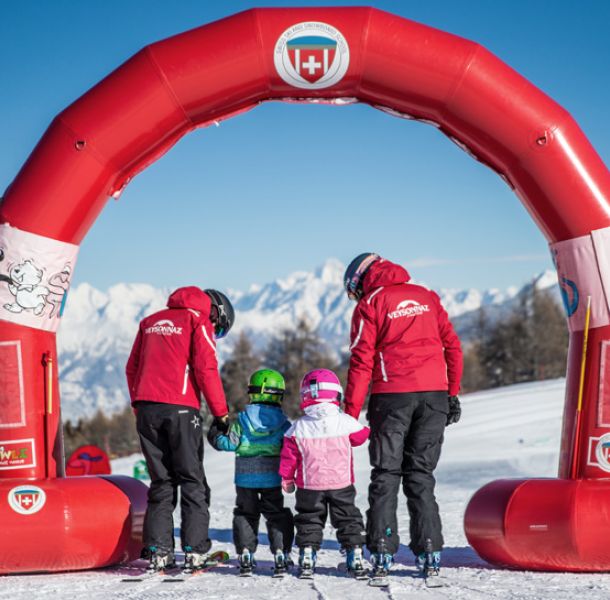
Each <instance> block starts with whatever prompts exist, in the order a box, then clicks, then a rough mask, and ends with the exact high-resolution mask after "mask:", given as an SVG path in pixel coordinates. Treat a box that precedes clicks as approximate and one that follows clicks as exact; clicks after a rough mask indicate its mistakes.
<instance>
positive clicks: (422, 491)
mask: <svg viewBox="0 0 610 600" xmlns="http://www.w3.org/2000/svg"><path fill="white" fill-rule="evenodd" d="M409 279H410V276H409V274H408V273H407V271H406V270H405V269H403V267H401V266H399V265H396V264H394V263H392V262H390V261H388V260H385V259H383V258H381V257H379V256H378V255H377V254H374V253H365V254H361V255H359V256H357V257H356V258H355V259H354V260H353V261H352V262H351V263H350V265H349V266H348V267H347V270H346V272H345V276H344V285H345V289H346V291H347V294H348V296H349V297H350V298H351V299H354V300H356V301H357V302H358V304H357V305H356V308H355V310H354V314H353V317H352V326H351V346H350V350H351V357H350V363H349V372H348V383H347V390H346V402H345V405H346V406H345V411H346V412H347V413H348V414H350V415H352V416H353V417H355V418H358V415H359V414H360V409H361V408H362V405H363V404H364V401H365V398H366V395H367V393H368V390H369V384H370V383H371V380H372V390H371V397H370V401H369V408H368V419H369V424H370V427H371V442H370V445H369V454H370V461H371V466H372V468H373V469H372V472H371V484H370V487H369V510H368V512H367V546H368V548H369V550H370V552H371V561H372V563H373V574H374V575H376V576H378V577H385V575H386V574H387V571H388V570H389V568H390V567H391V565H392V562H393V555H394V554H395V553H396V551H397V550H398V545H399V536H398V525H397V520H396V508H397V496H398V491H399V487H400V484H401V481H402V486H403V490H404V493H405V495H406V496H407V506H408V509H409V515H410V534H411V541H410V544H409V547H410V548H411V550H412V551H413V553H414V554H415V556H416V564H417V566H418V568H420V569H421V571H422V574H424V575H427V574H431V573H436V574H437V573H438V569H439V567H440V551H441V549H442V546H443V536H442V533H441V520H440V516H439V510H438V505H437V503H436V499H435V496H434V486H435V480H434V475H433V472H434V469H435V468H436V465H437V463H438V460H439V458H440V453H441V446H442V443H443V432H444V429H445V426H446V425H449V424H451V423H456V422H457V421H458V420H459V418H460V414H461V409H460V403H459V400H458V397H457V394H458V392H459V389H460V379H461V376H462V350H461V347H460V341H459V339H458V336H457V335H456V333H455V331H454V330H453V326H452V325H451V323H450V321H449V318H448V316H447V312H446V311H445V309H444V308H443V306H442V304H441V301H440V299H439V297H438V296H437V295H436V294H435V293H434V292H432V291H430V290H428V289H427V288H425V287H423V286H420V285H414V284H410V283H408V282H409Z"/></svg>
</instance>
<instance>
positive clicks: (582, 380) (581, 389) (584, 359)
mask: <svg viewBox="0 0 610 600" xmlns="http://www.w3.org/2000/svg"><path fill="white" fill-rule="evenodd" d="M590 320H591V296H587V314H586V316H585V332H584V336H583V339H582V357H581V359H580V382H579V385H578V408H577V410H578V412H580V411H581V410H582V396H583V392H584V389H585V364H586V362H587V341H588V340H589V322H590Z"/></svg>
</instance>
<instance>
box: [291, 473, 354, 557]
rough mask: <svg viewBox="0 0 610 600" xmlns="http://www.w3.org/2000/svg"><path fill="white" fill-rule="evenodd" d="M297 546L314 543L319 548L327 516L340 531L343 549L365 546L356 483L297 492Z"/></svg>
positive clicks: (338, 535)
mask: <svg viewBox="0 0 610 600" xmlns="http://www.w3.org/2000/svg"><path fill="white" fill-rule="evenodd" d="M296 500H297V501H296V506H295V509H296V512H297V514H296V516H295V518H294V522H295V525H296V527H297V540H296V541H297V546H298V547H299V548H304V547H305V546H312V547H313V549H314V550H319V548H320V546H321V545H322V538H323V532H324V525H325V524H326V517H327V516H328V513H330V522H331V524H332V526H333V527H334V528H335V529H336V530H337V540H338V541H339V543H340V544H341V546H342V547H343V548H353V547H354V546H362V545H363V544H364V542H365V530H364V521H363V520H362V514H361V512H360V510H359V509H358V507H357V506H356V504H355V500H356V489H355V488H354V486H353V485H350V486H348V487H346V488H343V489H340V490H327V491H318V490H305V489H300V488H299V489H298V490H297V493H296Z"/></svg>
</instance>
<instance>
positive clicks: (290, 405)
mask: <svg viewBox="0 0 610 600" xmlns="http://www.w3.org/2000/svg"><path fill="white" fill-rule="evenodd" d="M265 362H266V364H267V365H268V366H269V367H270V368H271V369H276V370H277V371H279V372H280V373H281V374H282V375H283V376H284V379H285V380H286V394H285V395H284V402H283V409H284V412H285V413H286V414H287V415H288V416H289V417H296V416H298V415H299V404H300V390H299V386H300V384H301V379H302V378H303V375H305V373H307V372H308V371H310V370H312V369H335V368H336V364H335V361H334V360H333V359H332V357H331V356H330V354H329V353H328V351H327V350H326V347H325V346H324V342H322V340H321V339H320V338H319V337H318V335H317V334H316V333H315V332H313V331H312V330H311V328H310V327H309V325H308V324H307V322H306V321H304V320H301V321H300V322H299V323H298V324H297V327H296V328H295V329H285V330H283V331H282V332H280V334H279V335H278V336H277V337H276V338H273V339H271V341H270V342H269V345H268V347H267V351H266V353H265Z"/></svg>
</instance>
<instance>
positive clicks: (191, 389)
mask: <svg viewBox="0 0 610 600" xmlns="http://www.w3.org/2000/svg"><path fill="white" fill-rule="evenodd" d="M210 308H211V301H210V297H209V296H208V295H207V294H206V293H205V292H204V291H203V290H201V289H199V288H198V287H194V286H191V287H183V288H179V289H177V290H176V291H175V292H174V293H173V294H172V295H171V296H170V297H169V299H168V301H167V308H166V309H165V310H161V311H159V312H157V313H155V314H153V315H150V316H149V317H146V318H145V319H143V320H142V321H141V322H140V329H139V331H138V335H137V337H136V340H135V342H134V344H133V348H132V350H131V355H130V356H129V360H128V361H127V366H126V368H125V373H126V375H127V384H128V386H129V394H130V396H131V402H132V403H133V402H137V401H138V400H147V401H149V402H164V403H166V404H178V405H181V406H191V407H193V408H197V409H198V408H199V407H200V398H201V393H203V396H204V397H205V400H206V402H207V404H208V406H209V408H210V411H211V413H212V414H213V415H214V416H215V417H223V416H224V415H226V414H227V413H228V412H229V411H228V410H227V401H226V398H225V394H224V390H223V387H222V382H221V380H220V374H219V373H218V360H217V358H216V343H215V340H214V327H213V325H212V322H211V321H210V318H209V315H210Z"/></svg>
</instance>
